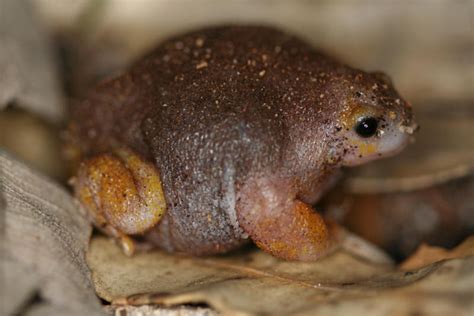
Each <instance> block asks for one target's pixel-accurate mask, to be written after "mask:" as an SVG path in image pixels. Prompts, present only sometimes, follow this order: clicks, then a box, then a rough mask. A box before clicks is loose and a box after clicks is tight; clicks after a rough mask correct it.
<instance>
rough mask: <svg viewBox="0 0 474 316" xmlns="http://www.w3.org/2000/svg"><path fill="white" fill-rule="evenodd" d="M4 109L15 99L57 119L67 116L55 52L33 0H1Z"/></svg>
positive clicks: (0, 105) (1, 103) (0, 95)
mask: <svg viewBox="0 0 474 316" xmlns="http://www.w3.org/2000/svg"><path fill="white" fill-rule="evenodd" d="M1 10H2V15H1V19H0V30H1V32H0V48H1V49H0V74H1V76H0V87H1V89H0V109H3V108H5V107H6V106H7V105H9V104H12V103H14V104H15V105H18V106H20V107H22V108H24V109H27V110H28V111H31V112H33V113H36V114H37V115H39V116H41V117H43V118H45V119H48V120H50V121H53V122H59V121H60V120H61V119H63V116H64V108H63V104H62V103H61V89H60V88H61V87H60V85H59V81H58V78H57V77H56V73H55V71H54V70H55V67H54V66H55V63H54V61H53V53H52V50H51V47H50V45H49V41H48V37H47V35H46V33H45V30H44V29H43V28H42V26H41V23H39V21H38V20H37V19H36V17H35V16H34V12H33V9H32V8H31V3H30V2H29V1H17V0H1Z"/></svg>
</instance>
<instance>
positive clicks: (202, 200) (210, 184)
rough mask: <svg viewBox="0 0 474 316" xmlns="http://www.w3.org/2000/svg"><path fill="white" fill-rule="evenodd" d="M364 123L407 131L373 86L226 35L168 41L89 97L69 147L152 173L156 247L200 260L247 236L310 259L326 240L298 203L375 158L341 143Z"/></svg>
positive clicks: (390, 100) (309, 58)
mask: <svg viewBox="0 0 474 316" xmlns="http://www.w3.org/2000/svg"><path fill="white" fill-rule="evenodd" d="M367 109H369V110H367ZM364 111H365V112H367V111H369V112H370V113H372V112H373V113H376V114H374V115H377V117H378V118H380V122H381V123H380V126H381V129H383V128H387V129H390V128H392V127H393V126H395V127H393V128H392V130H391V133H401V132H397V131H396V129H397V128H398V127H399V126H409V125H410V124H411V123H412V118H411V110H410V108H409V106H408V105H407V104H406V102H405V101H403V99H402V98H401V97H400V96H399V95H398V93H397V92H396V91H395V90H394V88H393V87H392V84H391V82H390V81H389V79H387V77H386V76H385V75H383V74H376V73H372V74H371V73H366V72H363V71H360V70H357V69H353V68H350V67H348V66H346V65H344V64H342V63H339V62H338V61H336V60H334V59H332V58H330V57H328V56H326V55H324V54H323V53H320V52H318V51H316V50H314V49H313V48H312V47H311V46H309V45H308V44H306V43H304V42H303V41H301V40H300V39H298V38H296V37H294V36H291V35H288V34H286V33H283V32H280V31H277V30H275V29H272V28H267V27H256V26H247V27H245V26H224V27H217V28H208V29H203V30H199V31H197V32H193V33H189V34H186V35H183V36H178V37H175V38H173V39H170V40H168V41H166V42H164V43H162V44H161V45H159V46H158V47H157V48H156V49H155V50H154V51H152V52H151V53H150V54H148V55H147V56H146V57H145V58H143V59H142V60H140V61H139V62H137V63H136V64H135V65H133V66H132V67H131V68H130V69H129V70H128V71H126V72H124V73H123V74H121V75H119V76H117V77H114V78H112V79H110V80H107V81H105V82H102V83H101V84H99V85H98V86H97V87H96V88H95V89H94V90H92V91H91V92H90V93H89V94H88V96H87V99H86V100H85V101H84V102H82V103H81V104H80V105H78V106H76V107H75V108H74V111H73V113H72V121H71V128H70V134H71V139H72V143H73V144H74V145H75V146H77V147H78V148H79V149H80V152H81V156H82V159H83V160H84V161H86V159H87V158H90V157H97V156H98V155H101V154H102V155H103V154H110V153H113V152H114V151H115V150H116V149H117V148H126V149H127V150H130V151H131V152H133V153H135V154H136V155H137V156H138V157H141V158H142V159H143V160H144V161H147V162H148V163H151V164H152V165H153V166H154V167H155V168H156V170H157V172H158V174H159V176H160V177H161V182H162V187H163V190H164V196H165V199H166V213H165V215H164V217H163V218H162V219H161V220H160V221H159V223H157V224H156V225H154V226H153V227H146V229H144V231H143V233H145V236H146V238H147V239H148V240H150V241H152V242H153V243H154V244H156V245H157V246H159V247H161V248H164V249H166V250H168V251H179V252H186V253H190V254H195V255H205V254H214V253H222V252H226V251H228V250H231V249H234V248H236V247H238V246H240V245H241V244H242V243H244V242H245V241H246V240H247V239H248V237H250V239H252V240H253V241H254V242H256V244H257V245H258V246H259V247H261V248H262V249H263V250H265V251H268V252H270V253H272V254H273V255H275V256H278V257H281V258H284V259H291V260H314V259H316V258H318V257H319V256H321V255H323V254H324V253H325V252H326V251H327V250H328V249H329V248H330V246H331V232H330V230H329V229H328V228H327V227H326V225H325V224H324V222H323V221H322V219H321V218H320V217H319V215H317V213H316V212H314V211H313V210H312V209H311V207H310V206H309V204H311V203H314V202H315V201H316V200H317V199H318V198H319V196H320V194H321V193H322V192H323V190H324V188H325V187H326V186H327V183H328V182H330V179H331V178H332V176H333V175H334V174H335V172H337V170H338V168H339V167H340V166H341V165H346V164H352V161H353V160H354V164H357V163H359V162H358V161H355V160H358V159H361V162H364V161H365V160H364V159H366V158H365V156H367V157H369V156H370V159H369V158H367V159H366V160H371V159H375V158H376V156H378V155H380V156H384V155H385V153H382V152H380V153H378V152H377V151H378V147H377V146H378V143H376V142H375V141H374V144H375V145H374V144H370V143H367V142H366V140H365V139H362V140H360V141H361V142H363V144H362V143H361V142H359V140H358V139H355V138H357V137H355V136H354V135H353V134H354V132H353V125H354V120H356V119H357V118H358V116H357V115H359V114H358V113H362V112H364ZM365 112H364V113H365ZM388 113H390V115H389V114H388ZM388 116H390V117H391V119H392V120H393V122H387V120H388V119H387V117H388ZM384 124H385V125H384ZM392 125H393V126H392ZM382 134H383V133H382ZM351 137H352V138H351ZM374 137H375V136H374ZM394 137H395V136H394ZM396 137H398V134H397V135H396ZM353 138H354V139H353ZM397 139H398V138H397ZM397 141H398V140H397ZM360 144H362V145H360ZM397 146H398V145H397ZM399 147H403V146H402V145H400V146H399ZM362 156H364V157H362ZM348 157H349V158H348ZM352 157H355V158H352ZM81 179H82V177H79V180H81ZM86 182H87V181H85V182H84V181H83V182H81V183H86ZM87 183H88V182H87ZM84 185H85V186H87V185H88V184H84ZM76 192H77V190H76ZM96 204H97V203H96ZM99 204H100V203H99ZM104 221H106V220H104ZM112 235H113V234H112Z"/></svg>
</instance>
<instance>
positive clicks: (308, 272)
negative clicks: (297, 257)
mask: <svg viewBox="0 0 474 316" xmlns="http://www.w3.org/2000/svg"><path fill="white" fill-rule="evenodd" d="M469 251H471V252H470V253H469V254H470V255H472V254H473V253H472V249H470V250H469ZM466 255H467V254H466ZM368 259H370V258H362V257H360V256H354V255H353V254H351V253H350V252H349V251H347V249H340V250H339V251H337V252H335V253H333V254H331V255H330V256H328V257H326V258H323V259H321V260H319V261H317V262H313V263H302V262H285V261H280V260H278V259H276V258H274V257H271V256H269V255H267V254H265V253H262V252H260V251H258V250H256V249H253V248H251V249H244V250H242V251H241V252H240V253H234V254H231V255H226V256H219V257H207V258H191V257H185V256H179V255H172V254H168V253H165V252H162V251H152V252H148V253H139V254H137V255H136V256H134V257H132V258H129V257H126V256H124V255H123V254H122V253H121V251H120V249H119V248H118V247H117V246H116V245H115V244H114V243H113V242H111V241H110V240H107V239H105V238H103V237H97V238H94V239H93V240H92V243H91V247H90V249H89V252H88V255H87V261H88V263H89V266H90V267H91V270H92V277H93V281H94V284H95V287H96V291H97V293H98V295H99V296H100V297H102V298H103V299H105V300H107V301H110V302H112V303H113V304H117V305H123V304H126V305H147V304H163V305H166V306H169V305H179V304H188V303H206V304H209V305H210V306H212V307H213V308H215V309H216V310H217V311H219V312H223V313H224V314H232V315H253V314H269V315H288V314H295V313H298V314H299V315H314V314H315V313H317V312H321V313H323V314H330V315H344V314H345V313H347V312H349V311H350V312H351V315H366V314H367V313H371V314H374V313H375V314H376V313H382V312H384V313H392V314H397V313H398V314H401V315H404V314H409V313H416V312H420V313H423V312H426V313H427V314H430V313H432V314H433V315H443V314H444V313H445V312H446V311H448V310H449V311H450V312H454V313H456V314H457V315H467V314H468V313H467V309H466V307H467V306H471V307H472V306H473V303H472V302H471V301H470V297H472V296H473V295H474V282H473V281H474V280H473V277H472V276H471V273H470V271H469V267H472V266H473V264H474V257H472V256H471V257H469V258H467V259H464V260H453V261H447V262H444V263H435V264H431V265H427V266H424V267H422V268H419V269H416V270H410V271H401V270H397V269H395V268H393V266H391V265H383V264H374V263H373V262H370V260H368ZM440 288H441V289H440ZM440 294H442V296H441V298H440ZM420 303H421V304H420Z"/></svg>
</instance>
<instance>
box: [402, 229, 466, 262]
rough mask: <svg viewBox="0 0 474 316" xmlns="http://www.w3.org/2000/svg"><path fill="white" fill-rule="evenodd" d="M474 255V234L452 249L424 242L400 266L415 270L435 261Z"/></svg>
mask: <svg viewBox="0 0 474 316" xmlns="http://www.w3.org/2000/svg"><path fill="white" fill-rule="evenodd" d="M473 255H474V236H471V237H470V238H468V239H466V240H465V241H464V242H463V243H462V244H460V245H459V246H457V247H456V248H454V249H452V250H449V249H445V248H441V247H434V246H430V245H426V244H422V245H420V247H418V249H417V251H416V252H415V253H414V254H413V255H412V256H411V257H410V258H408V259H406V260H405V261H404V262H403V263H402V264H401V265H400V268H401V269H403V270H414V269H419V268H421V267H423V266H426V265H429V264H431V263H433V262H438V261H441V260H447V259H454V258H464V257H468V256H473Z"/></svg>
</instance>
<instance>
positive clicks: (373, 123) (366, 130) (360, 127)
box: [354, 116, 379, 138]
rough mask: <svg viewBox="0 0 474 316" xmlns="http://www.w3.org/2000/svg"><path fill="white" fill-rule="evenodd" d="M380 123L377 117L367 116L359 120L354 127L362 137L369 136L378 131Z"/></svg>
mask: <svg viewBox="0 0 474 316" xmlns="http://www.w3.org/2000/svg"><path fill="white" fill-rule="evenodd" d="M378 125H379V123H378V121H377V119H376V118H375V117H372V116H366V117H362V118H360V119H359V120H358V121H357V123H356V125H355V127H354V129H355V132H356V133H357V135H359V136H360V137H364V138H368V137H372V136H374V135H375V134H376V133H377V128H378Z"/></svg>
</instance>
